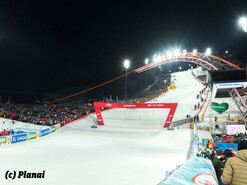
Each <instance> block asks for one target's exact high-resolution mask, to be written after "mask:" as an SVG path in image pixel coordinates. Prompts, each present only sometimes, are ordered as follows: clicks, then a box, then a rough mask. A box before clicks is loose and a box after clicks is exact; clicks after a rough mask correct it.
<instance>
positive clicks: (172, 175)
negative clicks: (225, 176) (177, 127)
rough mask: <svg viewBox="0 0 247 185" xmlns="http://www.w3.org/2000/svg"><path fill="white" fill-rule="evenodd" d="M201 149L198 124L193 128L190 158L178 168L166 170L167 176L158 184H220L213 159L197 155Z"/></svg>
mask: <svg viewBox="0 0 247 185" xmlns="http://www.w3.org/2000/svg"><path fill="white" fill-rule="evenodd" d="M199 151H200V146H199V135H198V130H197V126H195V127H194V129H193V130H191V145H190V149H189V151H188V155H187V156H188V160H187V161H186V162H185V163H184V164H182V165H181V166H178V167H177V169H175V170H173V171H171V172H169V171H167V172H166V177H165V179H164V180H162V181H161V182H160V183H159V184H158V185H170V184H177V185H179V184H191V185H192V184H211V185H218V180H217V175H216V172H215V170H214V166H213V164H212V162H211V160H209V159H207V158H202V157H197V153H198V152H199Z"/></svg>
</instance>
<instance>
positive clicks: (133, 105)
mask: <svg viewBox="0 0 247 185" xmlns="http://www.w3.org/2000/svg"><path fill="white" fill-rule="evenodd" d="M124 107H136V106H135V105H126V104H124Z"/></svg>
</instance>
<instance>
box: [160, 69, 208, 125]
mask: <svg viewBox="0 0 247 185" xmlns="http://www.w3.org/2000/svg"><path fill="white" fill-rule="evenodd" d="M171 81H174V84H175V86H176V89H174V90H169V91H168V92H167V93H166V94H165V96H164V97H160V98H159V99H158V101H157V103H178V107H177V110H176V113H175V115H174V118H173V121H177V120H181V119H185V118H186V115H187V114H189V115H192V116H194V115H195V114H196V113H197V112H198V110H197V111H195V110H194V105H195V104H196V105H197V104H198V102H200V100H198V99H196V95H197V94H199V92H200V91H201V90H202V89H203V87H204V86H203V85H202V84H200V83H199V82H198V81H197V80H196V79H195V77H194V76H192V74H191V70H189V71H183V72H178V73H173V75H172V78H171ZM203 97H205V96H204V95H203ZM200 104H202V103H201V102H200Z"/></svg>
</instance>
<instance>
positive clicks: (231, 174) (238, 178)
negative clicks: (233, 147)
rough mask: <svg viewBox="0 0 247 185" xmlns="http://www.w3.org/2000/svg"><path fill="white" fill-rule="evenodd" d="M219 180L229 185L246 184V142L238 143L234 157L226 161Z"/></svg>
mask: <svg viewBox="0 0 247 185" xmlns="http://www.w3.org/2000/svg"><path fill="white" fill-rule="evenodd" d="M221 180H222V182H223V183H224V184H229V185H234V184H238V185H242V184H243V185H246V184H247V140H242V141H240V143H239V144H238V152H237V153H236V156H235V157H230V158H229V159H228V160H227V162H226V165H225V168H224V170H223V174H222V176H221Z"/></svg>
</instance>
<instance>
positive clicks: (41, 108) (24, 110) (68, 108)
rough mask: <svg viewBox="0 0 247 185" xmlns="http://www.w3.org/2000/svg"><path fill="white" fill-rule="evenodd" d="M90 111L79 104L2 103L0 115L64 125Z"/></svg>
mask: <svg viewBox="0 0 247 185" xmlns="http://www.w3.org/2000/svg"><path fill="white" fill-rule="evenodd" d="M88 111H89V110H88V108H87V107H86V106H83V105H78V104H74V105H73V104H70V105H69V104H63V105H27V104H24V105H18V104H0V117H2V118H7V119H12V120H17V121H22V122H28V123H34V124H40V125H48V126H52V125H55V124H61V126H64V125H65V124H67V123H69V122H71V121H74V120H76V119H78V118H80V117H82V116H83V115H86V114H88Z"/></svg>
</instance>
